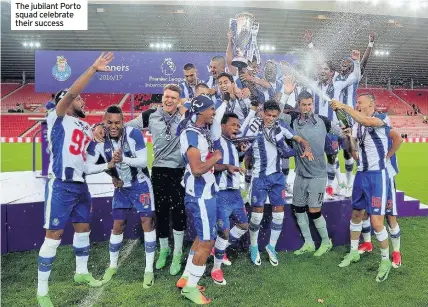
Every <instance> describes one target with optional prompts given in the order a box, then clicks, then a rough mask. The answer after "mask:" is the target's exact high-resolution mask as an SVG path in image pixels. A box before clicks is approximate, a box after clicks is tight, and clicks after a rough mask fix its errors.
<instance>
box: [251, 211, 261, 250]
mask: <svg viewBox="0 0 428 307" xmlns="http://www.w3.org/2000/svg"><path fill="white" fill-rule="evenodd" d="M262 219H263V213H261V212H251V219H250V242H251V246H258V243H257V240H258V238H259V229H260V224H261V223H262Z"/></svg>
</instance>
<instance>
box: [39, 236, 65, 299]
mask: <svg viewBox="0 0 428 307" xmlns="http://www.w3.org/2000/svg"><path fill="white" fill-rule="evenodd" d="M60 244H61V240H53V239H49V238H45V241H44V242H43V244H42V247H40V251H39V258H38V261H37V262H38V267H39V270H38V278H37V295H39V296H45V295H48V290H49V286H48V282H49V276H50V275H51V268H52V264H53V262H54V260H55V255H56V250H57V248H58V246H59V245H60Z"/></svg>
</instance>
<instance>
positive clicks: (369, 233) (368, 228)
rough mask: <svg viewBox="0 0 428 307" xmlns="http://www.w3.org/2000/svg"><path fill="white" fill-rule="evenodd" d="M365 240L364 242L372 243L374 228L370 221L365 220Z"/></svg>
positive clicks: (363, 232) (363, 231)
mask: <svg viewBox="0 0 428 307" xmlns="http://www.w3.org/2000/svg"><path fill="white" fill-rule="evenodd" d="M362 234H363V239H364V242H371V241H372V227H371V224H370V219H367V220H363V230H362Z"/></svg>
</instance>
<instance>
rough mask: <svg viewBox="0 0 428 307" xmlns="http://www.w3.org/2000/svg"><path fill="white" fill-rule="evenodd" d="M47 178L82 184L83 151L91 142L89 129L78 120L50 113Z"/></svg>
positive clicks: (84, 151) (48, 117) (83, 170)
mask: <svg viewBox="0 0 428 307" xmlns="http://www.w3.org/2000/svg"><path fill="white" fill-rule="evenodd" d="M46 122H47V125H48V134H47V137H48V141H49V150H50V152H51V155H50V161H49V177H50V178H52V177H55V178H57V179H60V180H62V181H71V182H73V181H77V182H85V161H86V148H87V147H88V144H89V142H90V141H91V139H92V131H91V127H90V126H89V124H88V123H86V122H84V121H82V120H80V119H79V118H77V117H73V116H69V115H64V116H58V115H57V113H56V110H52V111H51V112H49V114H48V116H47V118H46Z"/></svg>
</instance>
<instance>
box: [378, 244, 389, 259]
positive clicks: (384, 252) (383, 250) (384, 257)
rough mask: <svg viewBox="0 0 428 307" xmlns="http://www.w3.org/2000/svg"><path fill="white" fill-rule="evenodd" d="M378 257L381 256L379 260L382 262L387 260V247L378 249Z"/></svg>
mask: <svg viewBox="0 0 428 307" xmlns="http://www.w3.org/2000/svg"><path fill="white" fill-rule="evenodd" d="M380 255H381V257H382V258H381V259H382V260H384V259H389V247H387V248H381V249H380Z"/></svg>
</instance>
